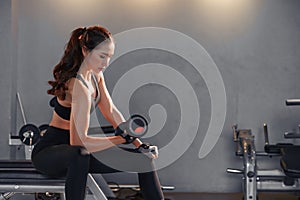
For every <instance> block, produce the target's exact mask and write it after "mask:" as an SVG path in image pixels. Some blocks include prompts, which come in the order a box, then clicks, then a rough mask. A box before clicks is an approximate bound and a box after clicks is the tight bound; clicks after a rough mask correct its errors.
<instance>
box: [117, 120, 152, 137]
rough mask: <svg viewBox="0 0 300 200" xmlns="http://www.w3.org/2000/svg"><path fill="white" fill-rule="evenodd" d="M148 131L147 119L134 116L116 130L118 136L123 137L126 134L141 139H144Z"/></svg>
mask: <svg viewBox="0 0 300 200" xmlns="http://www.w3.org/2000/svg"><path fill="white" fill-rule="evenodd" d="M147 131H148V121H147V120H146V119H145V117H143V116H141V115H138V114H134V115H132V116H130V118H129V119H128V120H127V121H126V122H123V123H121V124H120V125H119V126H118V127H117V128H116V135H121V134H122V133H124V132H126V134H128V135H129V136H132V137H136V138H140V137H143V136H144V135H145V134H146V133H147Z"/></svg>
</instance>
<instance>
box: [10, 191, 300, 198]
mask: <svg viewBox="0 0 300 200" xmlns="http://www.w3.org/2000/svg"><path fill="white" fill-rule="evenodd" d="M165 197H166V200H242V194H241V193H234V194H221V193H216V194H211V193H174V192H167V193H165ZM258 197H259V200H298V197H296V196H295V195H292V194H281V193H272V194H270V193H263V194H259V195H258ZM33 199H34V196H33V195H29V194H17V195H15V196H13V197H12V198H11V199H10V200H33ZM86 199H87V200H94V198H93V197H92V196H91V195H87V198H86ZM131 200H132V199H131ZM136 200H140V198H137V199H136Z"/></svg>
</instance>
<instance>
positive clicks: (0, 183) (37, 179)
mask: <svg viewBox="0 0 300 200" xmlns="http://www.w3.org/2000/svg"><path fill="white" fill-rule="evenodd" d="M87 188H88V191H89V192H91V193H92V194H93V196H94V199H96V200H107V198H106V197H105V195H104V193H103V192H102V190H101V189H100V188H99V186H98V184H97V183H96V181H95V179H94V177H93V175H92V174H89V175H88V180H87ZM64 191H65V179H64V178H51V177H48V176H45V175H43V174H41V173H40V172H38V171H37V170H36V169H35V168H34V166H33V165H32V163H31V161H30V160H13V161H12V160H2V161H0V192H1V193H2V195H1V196H0V200H4V199H9V198H10V197H12V196H13V195H14V194H15V193H45V194H46V195H45V197H44V198H43V197H39V198H38V199H41V200H43V199H44V200H58V199H61V200H64V199H65V195H64ZM47 194H48V195H47ZM36 199H37V197H36Z"/></svg>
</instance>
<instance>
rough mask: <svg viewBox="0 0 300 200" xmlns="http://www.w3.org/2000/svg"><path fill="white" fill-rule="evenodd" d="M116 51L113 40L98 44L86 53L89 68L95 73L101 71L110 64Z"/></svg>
mask: <svg viewBox="0 0 300 200" xmlns="http://www.w3.org/2000/svg"><path fill="white" fill-rule="evenodd" d="M114 51H115V44H114V43H113V42H112V41H111V40H106V41H104V42H102V43H100V44H98V45H97V46H96V47H95V48H94V49H93V50H91V51H89V52H87V53H86V55H84V56H85V61H86V63H87V65H88V68H89V69H91V70H92V71H93V72H94V73H97V74H98V73H100V72H101V71H103V70H104V69H105V68H106V67H107V66H108V65H109V61H110V59H111V57H112V56H113V54H114Z"/></svg>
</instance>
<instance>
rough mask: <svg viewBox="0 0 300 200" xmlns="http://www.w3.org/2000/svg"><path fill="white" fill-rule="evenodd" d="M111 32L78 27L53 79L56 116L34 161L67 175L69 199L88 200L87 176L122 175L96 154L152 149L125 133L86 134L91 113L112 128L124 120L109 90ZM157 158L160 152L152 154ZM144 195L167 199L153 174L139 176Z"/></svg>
mask: <svg viewBox="0 0 300 200" xmlns="http://www.w3.org/2000/svg"><path fill="white" fill-rule="evenodd" d="M114 48H115V45H114V41H113V38H112V35H111V33H110V32H109V31H108V30H106V29H105V28H103V27H100V26H93V27H89V28H78V29H76V30H74V31H73V32H72V35H71V38H70V40H69V42H68V44H67V46H66V48H65V52H64V55H63V57H62V59H61V60H60V62H59V63H58V64H57V65H56V66H55V68H54V70H53V75H54V79H55V80H54V81H49V84H50V85H51V86H52V88H51V89H50V90H48V93H49V94H51V95H54V96H55V97H54V98H53V99H52V100H51V102H50V104H51V105H52V106H53V107H54V111H53V117H52V120H51V122H50V124H49V128H48V129H47V132H46V133H45V134H44V136H43V137H42V139H41V140H40V142H39V143H38V144H37V145H36V146H35V147H34V150H33V152H32V162H33V164H34V166H35V167H36V169H37V170H39V171H41V172H42V173H44V174H46V175H48V176H53V177H60V176H66V186H65V194H66V199H67V200H83V199H84V198H85V187H86V180H87V174H88V173H112V172H118V170H116V169H113V168H111V167H109V166H106V165H104V164H103V163H101V162H100V161H99V160H97V159H96V158H95V157H94V156H93V155H92V154H91V153H93V152H98V151H102V150H105V149H108V148H110V147H112V146H115V145H118V144H123V143H125V144H129V143H132V144H133V145H135V146H136V147H137V149H138V150H139V152H147V148H148V147H147V145H145V144H143V143H142V142H141V141H140V140H139V139H135V138H132V137H129V136H128V135H126V134H122V135H116V136H111V137H92V136H88V135H87V131H88V126H89V120H90V113H91V111H92V110H93V109H94V107H95V106H98V107H99V109H100V111H101V112H102V114H103V116H104V117H105V118H106V119H107V120H108V121H109V122H110V123H111V124H112V126H113V127H115V128H116V127H118V125H119V124H120V123H122V122H124V121H125V120H124V117H123V116H122V114H121V113H120V112H119V111H118V109H117V108H116V107H115V105H114V104H113V102H112V99H111V97H110V95H109V93H108V91H107V88H106V86H105V81H104V76H103V72H102V71H103V70H104V69H105V68H106V67H107V66H108V64H109V61H110V59H111V57H112V56H113V54H114ZM147 153H148V154H147V156H148V157H150V159H148V160H149V165H151V167H152V169H153V166H152V162H151V161H152V159H151V158H155V157H156V155H157V154H155V153H154V154H152V153H151V152H149V151H148V152H147ZM120 165H122V163H120ZM138 177H139V183H140V187H141V191H142V194H143V196H144V198H145V199H147V200H158V199H159V200H160V199H164V197H163V194H162V191H161V187H160V183H159V180H158V178H157V174H156V172H155V171H154V170H152V171H150V172H147V173H139V174H138Z"/></svg>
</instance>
